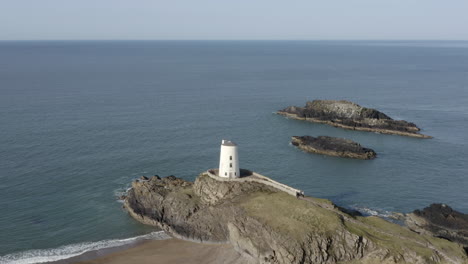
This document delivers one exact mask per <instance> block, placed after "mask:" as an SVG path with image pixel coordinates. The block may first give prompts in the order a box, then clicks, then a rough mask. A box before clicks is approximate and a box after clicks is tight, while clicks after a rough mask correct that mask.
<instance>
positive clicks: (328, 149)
mask: <svg viewBox="0 0 468 264" xmlns="http://www.w3.org/2000/svg"><path fill="white" fill-rule="evenodd" d="M291 144H293V145H294V146H296V147H298V148H299V149H302V150H304V151H307V152H310V153H318V154H323V155H329V156H336V157H343V158H353V159H363V160H369V159H374V158H375V157H377V153H375V151H374V150H372V149H370V148H364V147H362V146H361V145H360V144H359V143H357V142H354V141H352V140H349V139H344V138H337V137H329V136H318V137H311V136H302V137H299V136H294V137H292V141H291Z"/></svg>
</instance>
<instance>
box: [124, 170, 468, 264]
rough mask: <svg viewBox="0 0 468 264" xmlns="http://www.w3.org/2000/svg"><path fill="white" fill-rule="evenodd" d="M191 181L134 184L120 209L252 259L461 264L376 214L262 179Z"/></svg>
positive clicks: (452, 252) (447, 250)
mask: <svg viewBox="0 0 468 264" xmlns="http://www.w3.org/2000/svg"><path fill="white" fill-rule="evenodd" d="M248 177H249V176H247V177H245V178H243V179H244V180H239V181H230V180H226V181H220V180H218V179H216V178H215V176H210V175H208V174H205V173H204V174H201V175H199V176H198V177H197V178H196V180H195V183H192V182H188V181H185V180H183V179H179V178H177V177H174V176H169V177H165V178H157V177H152V178H151V179H150V180H149V181H134V182H133V183H132V188H131V189H130V190H129V191H128V194H127V198H126V200H125V202H124V207H125V208H126V209H127V210H128V212H129V214H130V215H131V216H133V217H134V218H135V219H137V220H139V221H141V222H142V223H145V224H149V225H155V226H158V227H160V228H162V229H163V230H165V231H166V232H168V233H169V234H171V235H172V236H175V237H178V238H182V239H189V240H192V241H198V242H211V243H230V244H232V245H233V246H234V248H235V249H236V250H237V251H238V252H239V253H241V254H242V255H244V256H245V257H247V258H248V259H250V260H252V262H253V263H278V264H279V263H351V262H352V263H446V262H447V263H448V262H451V263H463V262H466V261H468V258H467V257H466V255H465V253H464V251H463V249H462V248H461V247H459V246H458V245H457V244H454V243H452V242H450V241H446V240H442V239H438V238H433V237H430V236H423V235H418V234H416V233H414V232H412V231H410V230H408V229H406V228H404V227H401V226H398V225H395V224H392V223H389V222H387V221H385V220H382V219H380V218H377V217H360V216H358V214H355V215H356V216H350V215H348V214H346V213H344V212H342V211H340V210H339V208H337V207H336V206H334V205H333V204H332V203H331V202H330V201H328V200H324V199H317V198H313V197H308V196H305V197H301V198H296V197H294V196H292V195H290V194H287V193H285V192H282V191H279V190H277V189H274V188H272V187H269V186H267V185H264V184H260V183H256V182H250V181H248Z"/></svg>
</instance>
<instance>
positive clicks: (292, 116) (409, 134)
mask: <svg viewBox="0 0 468 264" xmlns="http://www.w3.org/2000/svg"><path fill="white" fill-rule="evenodd" d="M276 113H277V114H278V115H282V116H284V117H286V118H290V119H295V120H302V121H307V122H312V123H319V124H326V125H330V126H334V127H338V128H343V129H348V130H356V131H365V132H374V133H381V134H388V135H398V136H407V137H414V138H433V137H432V136H429V135H425V134H420V133H416V132H414V133H413V132H403V131H397V130H388V129H379V128H369V127H354V126H347V125H343V124H339V123H336V122H332V121H326V120H320V119H317V118H310V117H309V118H307V117H298V116H297V115H295V114H290V113H287V112H284V111H277V112H276Z"/></svg>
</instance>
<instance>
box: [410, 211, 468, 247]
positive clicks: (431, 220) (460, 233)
mask: <svg viewBox="0 0 468 264" xmlns="http://www.w3.org/2000/svg"><path fill="white" fill-rule="evenodd" d="M406 224H407V226H408V227H409V228H410V229H412V230H414V231H416V232H418V233H422V234H429V235H433V236H435V237H441V238H445V239H448V240H450V241H453V242H457V243H460V244H462V245H464V246H465V248H467V249H468V214H463V213H460V212H457V211H455V210H453V209H452V208H451V207H450V206H448V205H445V204H431V205H430V206H429V207H426V208H424V209H423V210H415V211H413V213H410V214H408V215H407V216H406Z"/></svg>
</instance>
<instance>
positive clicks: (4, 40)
mask: <svg viewBox="0 0 468 264" xmlns="http://www.w3.org/2000/svg"><path fill="white" fill-rule="evenodd" d="M9 41H11V42H14V41H16V42H20V41H460V42H462V41H463V42H466V41H468V39H0V42H9Z"/></svg>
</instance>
